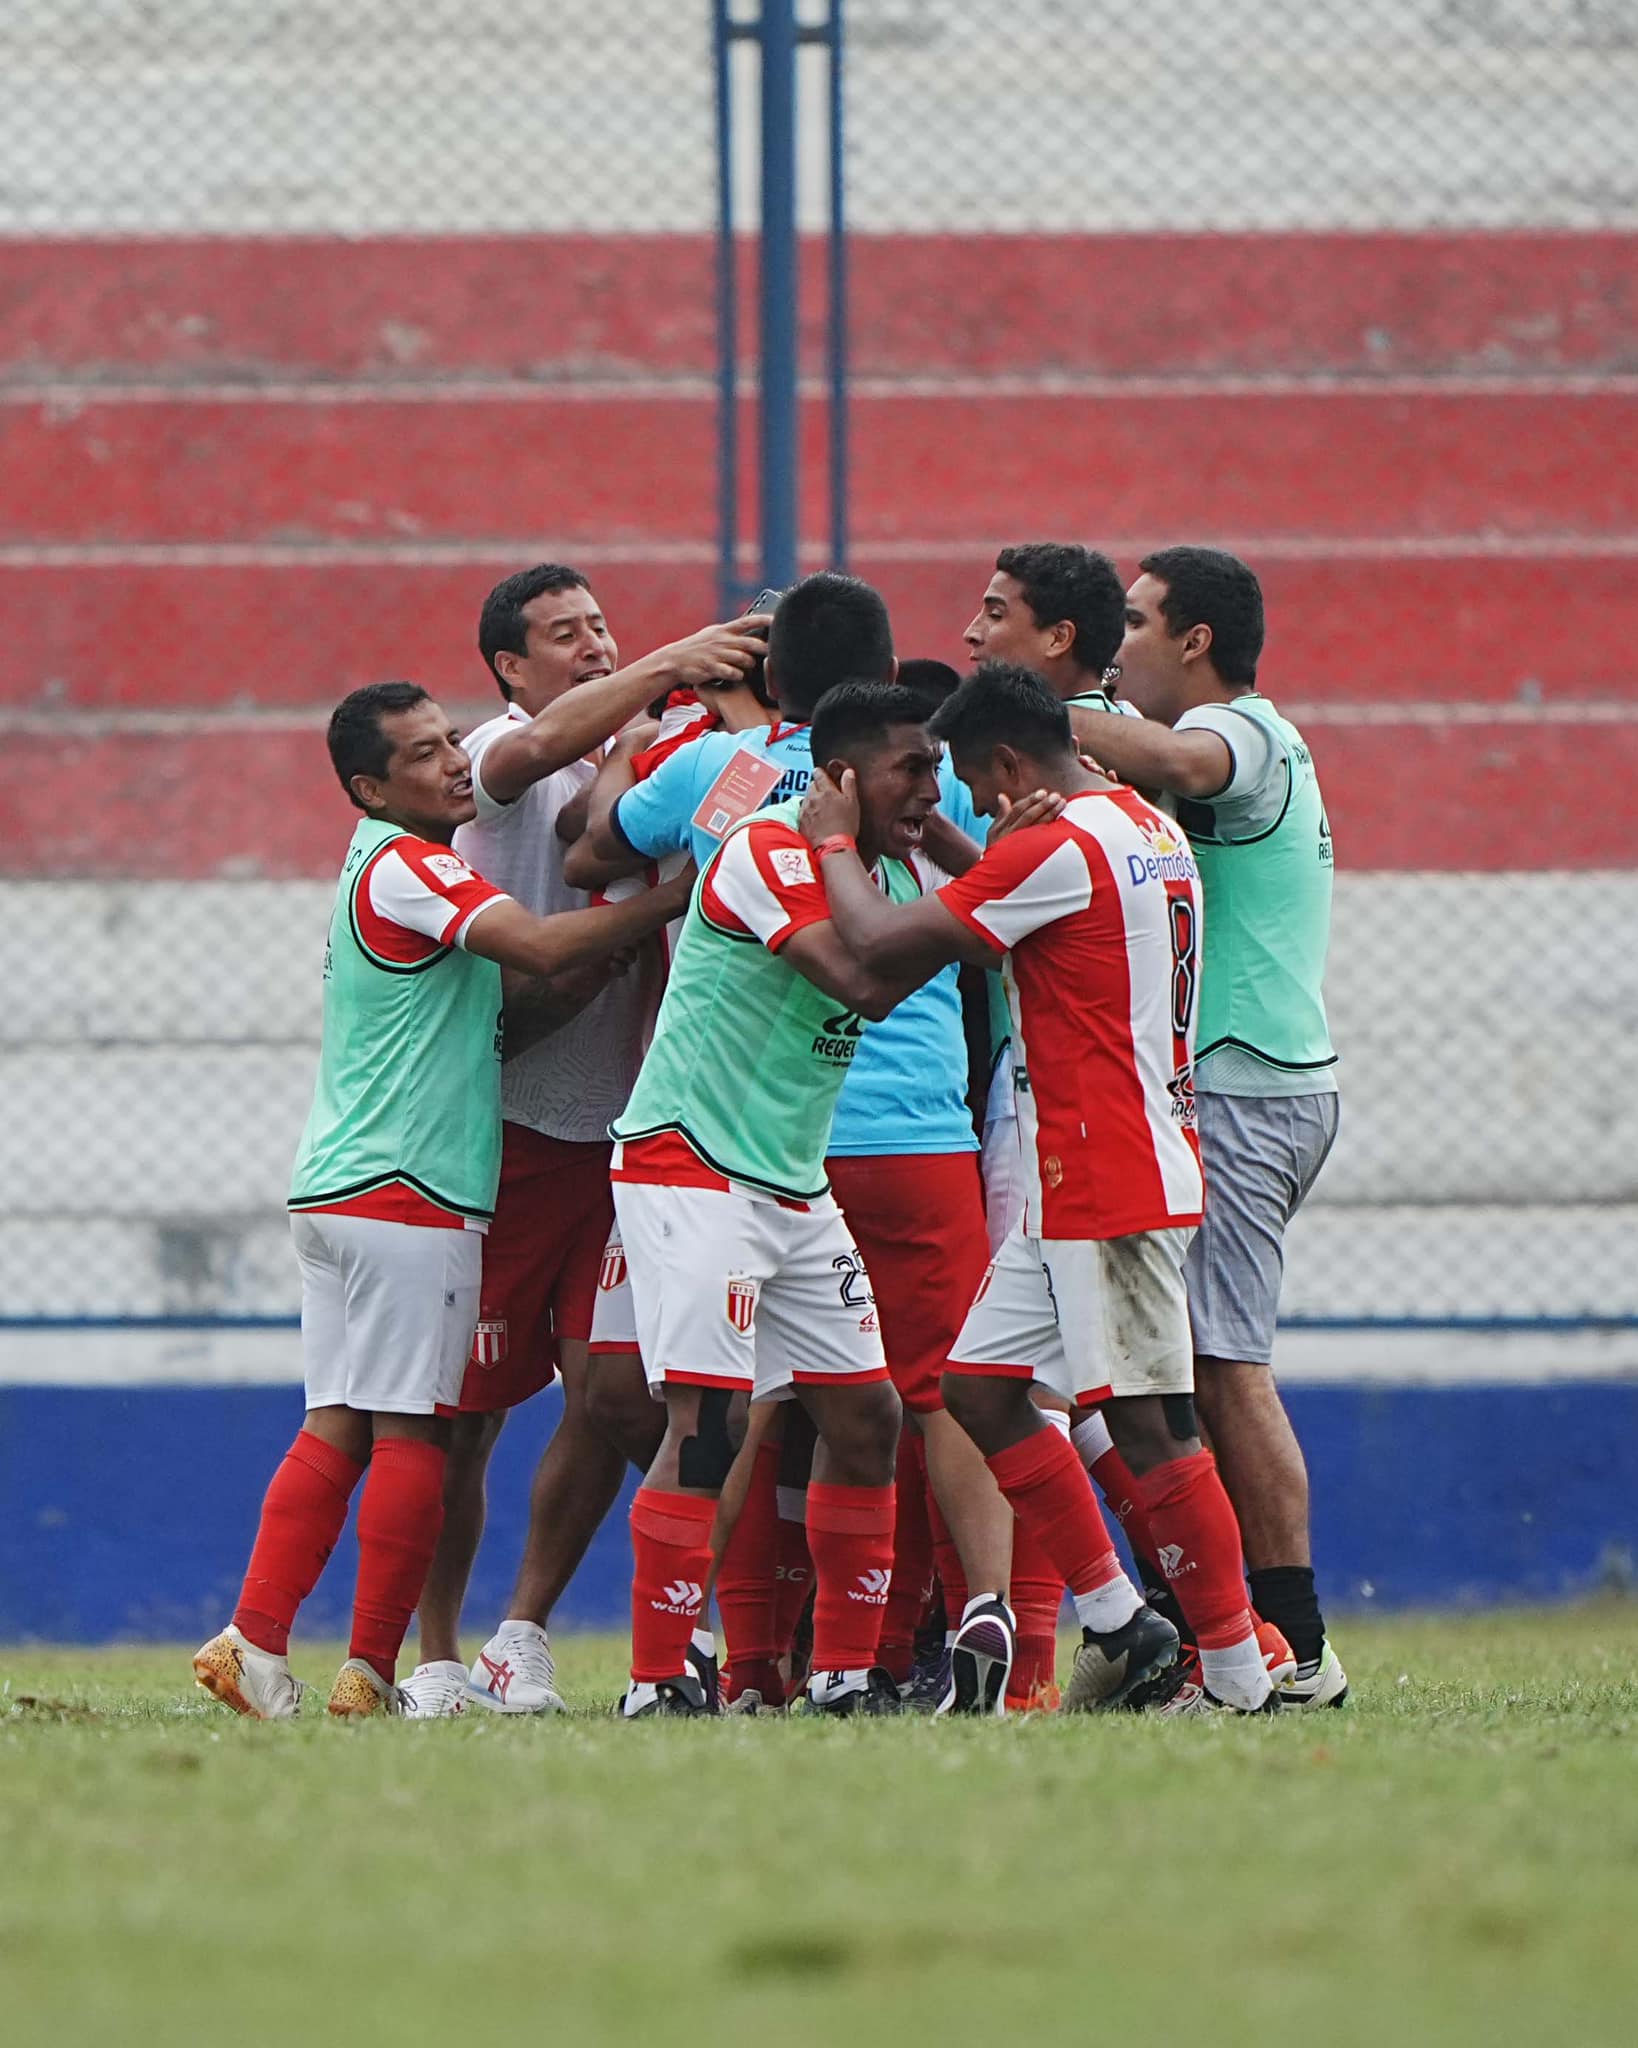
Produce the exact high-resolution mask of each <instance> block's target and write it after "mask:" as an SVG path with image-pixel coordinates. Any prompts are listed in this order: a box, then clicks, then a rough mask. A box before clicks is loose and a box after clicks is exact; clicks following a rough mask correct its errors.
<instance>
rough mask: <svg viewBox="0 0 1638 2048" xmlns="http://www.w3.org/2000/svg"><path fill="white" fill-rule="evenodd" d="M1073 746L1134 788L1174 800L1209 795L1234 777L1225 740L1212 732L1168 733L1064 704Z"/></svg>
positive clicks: (1141, 721)
mask: <svg viewBox="0 0 1638 2048" xmlns="http://www.w3.org/2000/svg"><path fill="white" fill-rule="evenodd" d="M1069 723H1070V725H1071V726H1072V728H1073V729H1074V733H1075V738H1076V740H1077V742H1078V743H1079V744H1080V745H1081V746H1083V747H1084V748H1085V749H1086V751H1087V753H1089V754H1090V755H1091V756H1092V758H1093V760H1095V761H1096V762H1097V763H1098V764H1099V765H1100V766H1101V767H1104V768H1107V769H1108V770H1109V772H1110V773H1111V774H1112V775H1114V776H1116V777H1118V779H1119V780H1120V781H1122V782H1129V783H1131V784H1132V785H1133V787H1134V788H1137V789H1160V790H1167V791H1169V792H1171V793H1172V794H1173V795H1176V796H1192V797H1202V798H1204V797H1214V796H1217V795H1218V794H1220V792H1221V791H1222V790H1224V789H1225V788H1227V786H1228V784H1229V782H1230V780H1231V779H1232V777H1233V775H1234V756H1233V754H1232V753H1231V752H1230V751H1229V744H1228V741H1227V740H1225V739H1222V738H1220V737H1219V736H1218V734H1216V733H1214V732H1205V731H1202V730H1198V729H1194V730H1185V731H1183V732H1173V730H1172V728H1171V727H1170V726H1169V725H1162V724H1161V723H1160V722H1159V720H1158V719H1153V718H1122V717H1120V716H1118V715H1117V714H1113V713H1111V712H1108V711H1091V710H1088V709H1086V708H1085V707H1083V706H1080V705H1075V704H1071V705H1070V706H1069Z"/></svg>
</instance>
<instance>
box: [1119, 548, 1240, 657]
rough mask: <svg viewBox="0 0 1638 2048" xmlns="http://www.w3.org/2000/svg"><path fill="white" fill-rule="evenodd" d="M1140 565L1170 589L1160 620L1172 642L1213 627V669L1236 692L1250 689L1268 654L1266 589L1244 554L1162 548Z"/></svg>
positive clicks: (1147, 556) (1197, 549)
mask: <svg viewBox="0 0 1638 2048" xmlns="http://www.w3.org/2000/svg"><path fill="white" fill-rule="evenodd" d="M1138 567H1139V568H1140V569H1141V570H1142V571H1143V573H1144V575H1145V576H1153V577H1154V578H1155V580H1156V582H1158V583H1164V584H1165V586H1166V595H1165V596H1164V597H1163V598H1162V599H1161V600H1160V616H1161V617H1162V618H1163V619H1164V620H1165V621H1166V630H1167V632H1168V633H1170V634H1171V636H1172V638H1173V639H1174V640H1178V639H1181V638H1182V636H1183V635H1184V634H1185V633H1186V632H1187V631H1188V630H1189V628H1190V627H1191V626H1210V628H1211V650H1210V656H1209V659H1210V661H1211V665H1212V667H1213V668H1214V669H1216V671H1217V673H1218V675H1219V676H1221V677H1222V679H1223V681H1224V682H1225V683H1229V684H1231V685H1232V686H1233V687H1234V688H1235V689H1238V690H1249V689H1251V688H1252V687H1253V686H1254V685H1255V683H1256V681H1257V657H1258V656H1259V655H1260V654H1261V653H1262V651H1263V587H1262V585H1261V584H1260V583H1259V582H1258V581H1257V578H1256V576H1255V575H1254V574H1253V573H1252V571H1251V570H1250V569H1248V568H1247V567H1246V565H1245V563H1244V562H1242V561H1241V560H1240V558H1239V556H1238V555H1229V554H1225V553H1224V552H1223V550H1222V549H1221V548H1194V547H1177V548H1160V549H1158V550H1157V551H1156V553H1154V554H1152V555H1145V556H1144V558H1143V560H1142V561H1141V562H1139V564H1138Z"/></svg>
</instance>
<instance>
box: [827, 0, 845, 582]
mask: <svg viewBox="0 0 1638 2048" xmlns="http://www.w3.org/2000/svg"><path fill="white" fill-rule="evenodd" d="M829 42H830V48H829V59H830V263H829V277H828V283H827V306H826V312H827V326H826V339H825V352H826V355H827V357H828V359H829V369H830V563H831V567H832V568H833V569H845V568H846V567H847V527H848V517H847V513H848V450H847V441H848V436H847V427H848V419H847V373H848V360H847V192H846V166H845V163H844V161H843V154H842V151H843V143H844V139H845V130H844V126H843V97H842V49H843V29H842V0H830V37H829Z"/></svg>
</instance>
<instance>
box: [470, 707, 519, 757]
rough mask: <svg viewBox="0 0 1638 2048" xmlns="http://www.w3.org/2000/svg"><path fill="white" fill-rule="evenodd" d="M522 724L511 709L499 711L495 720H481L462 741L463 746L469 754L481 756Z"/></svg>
mask: <svg viewBox="0 0 1638 2048" xmlns="http://www.w3.org/2000/svg"><path fill="white" fill-rule="evenodd" d="M522 723H523V721H522V720H521V719H519V718H516V717H514V716H513V714H512V711H511V709H510V708H508V709H507V710H505V711H499V712H497V713H496V714H495V716H494V717H493V718H485V719H481V720H480V721H479V722H478V724H476V725H475V726H473V727H472V729H471V730H470V731H469V732H468V733H467V735H466V737H465V738H464V739H463V740H462V741H461V745H462V746H463V747H465V749H466V751H467V752H468V753H469V754H471V755H473V756H476V755H478V754H481V753H482V752H483V751H484V749H485V748H486V747H490V746H493V745H494V743H495V741H496V740H498V739H499V738H500V736H501V735H502V733H507V732H511V731H512V730H513V729H514V727H516V726H519V725H521V724H522Z"/></svg>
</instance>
